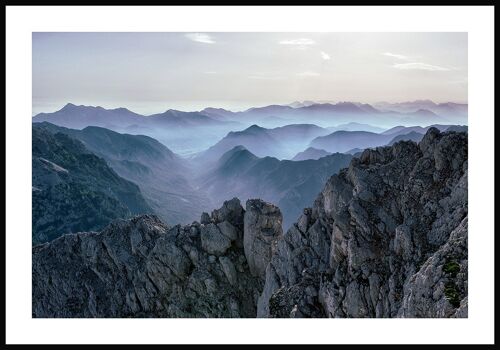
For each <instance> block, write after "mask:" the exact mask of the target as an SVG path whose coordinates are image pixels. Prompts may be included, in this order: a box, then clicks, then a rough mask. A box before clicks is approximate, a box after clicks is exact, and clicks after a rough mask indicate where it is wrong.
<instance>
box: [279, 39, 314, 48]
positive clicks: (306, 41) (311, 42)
mask: <svg viewBox="0 0 500 350" xmlns="http://www.w3.org/2000/svg"><path fill="white" fill-rule="evenodd" d="M279 43H280V44H281V45H300V46H303V45H314V44H316V42H315V41H314V40H312V39H307V38H300V39H291V40H281V41H280V42H279Z"/></svg>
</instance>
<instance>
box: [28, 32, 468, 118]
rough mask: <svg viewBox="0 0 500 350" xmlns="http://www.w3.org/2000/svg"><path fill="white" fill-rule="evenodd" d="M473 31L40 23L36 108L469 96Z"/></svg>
mask: <svg viewBox="0 0 500 350" xmlns="http://www.w3.org/2000/svg"><path fill="white" fill-rule="evenodd" d="M467 84H468V81H467V33H230V32H224V33H222V32H220V33H201V32H200V33H182V32H172V33H33V114H37V113H39V112H51V111H55V110H58V109H60V108H61V107H63V105H64V104H66V103H67V102H72V103H75V104H85V105H94V106H96V105H100V106H103V107H105V108H116V107H126V108H129V109H131V110H133V111H135V112H138V113H143V114H152V113H158V112H163V111H165V110H167V109H170V108H172V109H179V110H200V109H203V108H205V107H222V108H227V109H231V110H242V109H246V108H249V107H253V106H263V105H267V104H287V103H291V102H293V101H304V100H313V101H332V102H337V101H352V102H366V103H374V102H379V101H388V102H401V101H408V100H416V99H431V100H433V101H435V102H445V101H451V102H467Z"/></svg>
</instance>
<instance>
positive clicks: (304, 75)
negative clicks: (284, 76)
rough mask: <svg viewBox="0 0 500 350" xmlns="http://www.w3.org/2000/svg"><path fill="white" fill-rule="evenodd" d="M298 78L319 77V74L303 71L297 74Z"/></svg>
mask: <svg viewBox="0 0 500 350" xmlns="http://www.w3.org/2000/svg"><path fill="white" fill-rule="evenodd" d="M297 75H298V76H299V77H319V76H320V74H319V73H318V72H313V71H305V72H301V73H297Z"/></svg>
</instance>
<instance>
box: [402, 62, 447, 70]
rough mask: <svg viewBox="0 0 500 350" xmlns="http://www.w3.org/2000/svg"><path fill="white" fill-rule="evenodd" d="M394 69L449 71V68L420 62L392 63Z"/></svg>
mask: <svg viewBox="0 0 500 350" xmlns="http://www.w3.org/2000/svg"><path fill="white" fill-rule="evenodd" d="M393 67H394V68H396V69H402V70H427V71H449V70H450V69H449V68H445V67H440V66H434V65H432V64H427V63H422V62H410V63H398V64H395V65H393Z"/></svg>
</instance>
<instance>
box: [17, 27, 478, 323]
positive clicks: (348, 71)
mask: <svg viewBox="0 0 500 350" xmlns="http://www.w3.org/2000/svg"><path fill="white" fill-rule="evenodd" d="M32 49H33V53H32V65H33V94H32V116H31V118H32V119H31V121H32V122H31V181H32V185H31V188H32V189H31V212H32V217H31V223H32V224H31V226H32V235H31V247H29V248H30V249H31V268H32V269H31V271H32V276H31V287H32V289H31V295H32V300H31V312H32V315H31V316H32V318H35V319H42V318H51V319H52V318H57V319H59V318H63V319H66V318H468V147H469V143H468V95H467V91H468V86H467V33H460V32H456V33H451V32H450V33H440V34H439V35H438V34H436V33H432V32H428V33H427V32H422V33H418V32H417V33H340V32H339V33H334V32H331V33H315V32H310V33H293V32H290V33H288V32H283V33H279V32H269V33H266V32H255V33H251V32H213V33H190V32H158V33H152V32H109V33H104V32H85V33H83V32H57V33H46V32H35V33H33V42H32ZM23 118H27V116H23ZM18 234H20V235H21V234H23V235H28V233H27V232H18Z"/></svg>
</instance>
